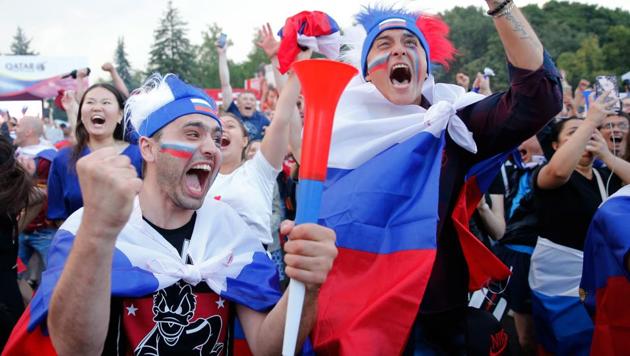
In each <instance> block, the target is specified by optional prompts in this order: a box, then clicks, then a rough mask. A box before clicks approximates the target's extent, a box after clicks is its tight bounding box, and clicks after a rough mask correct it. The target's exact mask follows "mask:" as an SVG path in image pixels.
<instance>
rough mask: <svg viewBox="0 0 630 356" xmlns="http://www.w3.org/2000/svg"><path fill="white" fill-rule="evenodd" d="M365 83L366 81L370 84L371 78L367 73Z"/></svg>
mask: <svg viewBox="0 0 630 356" xmlns="http://www.w3.org/2000/svg"><path fill="white" fill-rule="evenodd" d="M365 81H366V82H371V81H372V76H371V75H370V73H368V74H367V75H366V76H365Z"/></svg>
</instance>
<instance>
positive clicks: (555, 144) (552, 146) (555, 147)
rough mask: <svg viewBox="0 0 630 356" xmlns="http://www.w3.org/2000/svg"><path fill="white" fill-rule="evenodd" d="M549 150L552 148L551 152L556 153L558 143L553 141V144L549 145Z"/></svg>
mask: <svg viewBox="0 0 630 356" xmlns="http://www.w3.org/2000/svg"><path fill="white" fill-rule="evenodd" d="M551 148H553V150H554V151H557V150H558V142H556V141H553V142H552V143H551Z"/></svg>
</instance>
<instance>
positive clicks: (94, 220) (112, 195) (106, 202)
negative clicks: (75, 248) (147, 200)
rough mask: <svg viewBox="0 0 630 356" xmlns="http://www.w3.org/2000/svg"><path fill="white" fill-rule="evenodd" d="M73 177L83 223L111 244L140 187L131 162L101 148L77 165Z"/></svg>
mask: <svg viewBox="0 0 630 356" xmlns="http://www.w3.org/2000/svg"><path fill="white" fill-rule="evenodd" d="M77 174H78V176H79V184H80V185H81V193H82V195H83V206H84V212H83V222H86V223H88V224H89V226H90V229H91V230H92V231H97V232H98V234H97V235H98V236H99V237H103V238H107V239H112V241H115V239H116V236H118V233H119V232H120V230H122V228H123V227H124V226H125V224H126V223H127V221H128V220H129V216H130V215H131V209H132V208H133V200H134V198H135V196H136V195H137V194H138V193H139V192H140V188H141V187H142V180H141V179H140V178H138V177H137V173H136V170H135V168H134V167H133V165H132V164H131V160H130V159H129V157H127V156H125V155H121V154H119V152H118V150H116V148H114V147H106V148H101V149H99V150H96V151H94V152H92V153H90V154H89V155H87V156H85V157H83V158H81V159H80V160H78V161H77Z"/></svg>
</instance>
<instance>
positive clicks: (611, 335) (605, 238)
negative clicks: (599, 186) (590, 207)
mask: <svg viewBox="0 0 630 356" xmlns="http://www.w3.org/2000/svg"><path fill="white" fill-rule="evenodd" d="M628 220H630V185H626V186H625V187H623V188H621V189H620V190H619V191H617V193H615V194H614V195H612V196H611V197H610V198H608V200H606V201H605V202H604V203H603V204H602V206H600V208H599V209H598V210H597V212H596V213H595V216H594V217H593V221H592V222H591V225H590V227H589V231H588V234H587V237H586V242H585V244H584V266H583V271H582V282H581V284H580V287H581V288H582V291H583V292H584V296H585V299H584V303H585V305H586V307H587V309H588V310H589V312H590V313H591V315H592V316H593V320H594V324H595V330H594V332H593V343H592V345H591V354H593V355H621V354H624V353H627V352H628V351H629V350H630V305H628V301H630V273H628V269H627V268H628V267H627V266H628V258H629V255H630V228H628V223H627V222H628Z"/></svg>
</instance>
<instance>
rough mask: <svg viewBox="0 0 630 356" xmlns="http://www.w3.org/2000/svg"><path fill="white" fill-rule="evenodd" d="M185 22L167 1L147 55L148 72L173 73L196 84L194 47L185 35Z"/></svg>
mask: <svg viewBox="0 0 630 356" xmlns="http://www.w3.org/2000/svg"><path fill="white" fill-rule="evenodd" d="M186 31H187V30H186V22H184V21H183V20H182V19H181V18H180V15H179V12H178V11H177V9H175V8H174V7H173V4H172V2H171V1H169V2H168V6H167V9H166V12H165V14H164V18H162V20H161V21H160V25H159V26H158V28H157V29H156V30H155V31H154V42H153V45H152V46H151V51H150V56H149V66H148V67H149V74H150V73H153V72H158V73H161V74H166V73H175V74H177V75H179V77H180V78H182V79H183V80H185V81H187V82H189V83H192V84H195V85H198V82H197V78H196V75H195V65H196V63H195V60H194V58H195V47H194V46H193V45H192V44H191V43H190V41H189V40H188V38H187V37H186Z"/></svg>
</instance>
